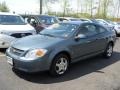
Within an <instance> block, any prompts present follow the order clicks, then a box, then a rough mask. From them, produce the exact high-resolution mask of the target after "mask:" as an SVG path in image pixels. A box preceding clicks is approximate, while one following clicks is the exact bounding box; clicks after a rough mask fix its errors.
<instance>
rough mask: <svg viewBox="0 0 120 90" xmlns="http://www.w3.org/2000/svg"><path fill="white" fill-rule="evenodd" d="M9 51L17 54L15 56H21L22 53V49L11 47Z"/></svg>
mask: <svg viewBox="0 0 120 90" xmlns="http://www.w3.org/2000/svg"><path fill="white" fill-rule="evenodd" d="M10 52H11V53H12V54H14V55H17V56H21V55H22V54H23V53H24V51H23V50H20V49H16V48H13V47H11V48H10Z"/></svg>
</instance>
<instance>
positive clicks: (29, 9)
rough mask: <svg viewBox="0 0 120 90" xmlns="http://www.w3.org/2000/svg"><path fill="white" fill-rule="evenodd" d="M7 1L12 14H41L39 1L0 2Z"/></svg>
mask: <svg viewBox="0 0 120 90" xmlns="http://www.w3.org/2000/svg"><path fill="white" fill-rule="evenodd" d="M3 1H5V2H6V4H7V6H8V7H9V8H10V11H11V12H14V11H15V12H16V13H18V14H25V13H27V14H29V13H34V14H37V13H39V4H38V3H39V0H0V2H3Z"/></svg>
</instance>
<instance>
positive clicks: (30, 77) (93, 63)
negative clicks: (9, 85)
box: [13, 52, 120, 84]
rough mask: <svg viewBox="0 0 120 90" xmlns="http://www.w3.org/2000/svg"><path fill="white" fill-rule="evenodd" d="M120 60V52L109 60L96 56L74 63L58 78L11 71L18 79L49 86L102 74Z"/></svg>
mask: <svg viewBox="0 0 120 90" xmlns="http://www.w3.org/2000/svg"><path fill="white" fill-rule="evenodd" d="M119 60H120V52H114V54H113V56H112V57H111V58H110V59H104V58H103V57H101V56H96V57H94V58H89V59H87V60H83V61H80V62H77V63H74V64H72V65H71V66H70V69H69V71H68V72H67V73H66V74H65V75H63V76H60V77H52V76H50V75H49V74H48V72H40V73H36V74H27V73H23V72H20V71H16V70H15V69H13V71H14V72H15V74H16V75H17V76H19V77H20V78H22V79H24V80H27V81H30V82H33V83H40V84H51V83H59V82H64V81H70V80H74V79H77V78H80V77H82V76H84V75H87V74H90V73H93V72H96V73H104V72H103V71H102V70H101V69H103V68H105V67H107V66H110V65H112V64H114V63H116V62H118V61H119Z"/></svg>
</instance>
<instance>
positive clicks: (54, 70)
mask: <svg viewBox="0 0 120 90" xmlns="http://www.w3.org/2000/svg"><path fill="white" fill-rule="evenodd" d="M61 58H63V59H64V63H67V66H62V65H61V67H62V68H63V67H64V70H61V72H58V71H59V70H57V69H60V68H59V67H60V66H57V65H59V64H60V62H61ZM68 67H69V57H68V56H67V55H65V54H59V55H57V56H56V57H55V58H54V60H53V62H52V64H51V67H50V70H49V72H50V75H52V76H61V75H63V74H65V73H66V71H67V70H68Z"/></svg>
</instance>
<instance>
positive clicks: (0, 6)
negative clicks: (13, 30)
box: [0, 2, 9, 12]
mask: <svg viewBox="0 0 120 90" xmlns="http://www.w3.org/2000/svg"><path fill="white" fill-rule="evenodd" d="M0 11H1V12H9V8H8V6H7V4H6V2H2V3H0Z"/></svg>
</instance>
